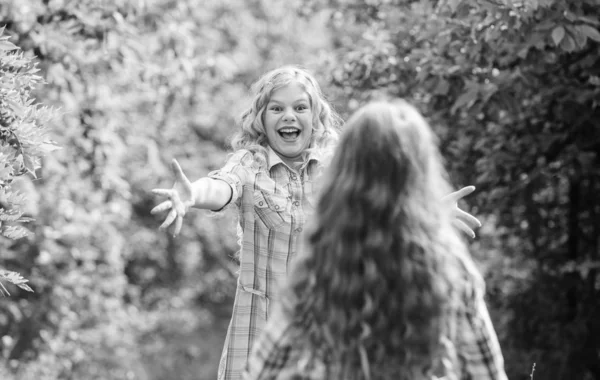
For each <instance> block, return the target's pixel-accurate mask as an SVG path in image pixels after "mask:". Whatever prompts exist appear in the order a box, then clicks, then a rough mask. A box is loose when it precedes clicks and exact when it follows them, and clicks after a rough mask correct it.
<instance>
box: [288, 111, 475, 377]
mask: <svg viewBox="0 0 600 380" xmlns="http://www.w3.org/2000/svg"><path fill="white" fill-rule="evenodd" d="M446 178H447V175H446V172H445V170H444V168H443V163H442V159H441V156H440V153H439V151H438V148H437V141H436V138H435V136H434V134H433V132H432V131H431V129H430V127H429V126H428V124H427V123H426V121H425V120H424V119H423V117H422V116H421V115H420V113H419V112H418V111H417V110H416V109H415V108H414V107H412V106H411V105H409V104H408V103H406V102H404V101H401V100H398V101H394V102H377V103H371V104H369V105H367V106H365V107H363V108H362V109H360V110H358V111H357V112H356V113H355V114H354V115H353V116H352V117H351V118H350V120H349V121H348V122H347V124H346V126H345V128H344V132H343V134H342V136H341V138H340V142H339V144H338V146H337V148H336V151H335V153H334V156H333V158H332V162H331V164H330V167H329V168H328V171H327V172H326V174H325V177H324V178H323V180H324V183H323V187H322V189H321V194H320V199H319V201H318V204H317V209H316V212H315V215H314V218H313V220H312V225H311V226H310V227H309V231H308V233H307V236H306V240H307V241H306V249H305V251H304V252H302V253H300V255H299V256H298V258H297V260H296V261H295V263H294V265H293V267H292V269H291V270H290V274H289V277H288V282H287V284H286V286H285V287H284V290H283V291H282V292H283V293H282V294H281V297H282V298H281V299H282V301H283V302H282V304H283V309H284V312H285V313H286V314H287V315H288V317H289V318H291V319H292V320H294V321H295V324H296V326H297V327H298V329H296V330H297V331H298V332H299V333H298V339H297V342H298V344H303V345H305V346H306V348H307V350H305V351H306V352H310V353H311V354H310V355H313V358H314V357H317V358H321V360H323V358H327V359H326V360H325V361H326V362H329V363H331V362H332V361H334V362H337V364H340V365H341V366H340V368H341V370H342V372H341V374H337V375H335V374H333V375H332V374H330V375H332V377H329V378H330V379H335V380H341V379H342V378H343V379H345V380H355V379H356V380H363V379H392V378H393V379H395V380H404V379H406V380H408V379H411V380H414V379H421V378H427V376H430V375H428V374H430V373H431V371H433V370H434V369H435V368H436V366H437V365H438V362H437V360H438V359H439V358H441V357H443V353H444V352H445V351H444V350H446V348H447V347H445V345H446V343H447V342H448V339H447V338H448V336H449V334H450V333H451V330H452V326H453V321H452V315H454V313H453V310H456V309H457V308H458V307H460V303H461V296H460V294H461V292H463V291H464V287H465V286H466V284H467V283H473V281H476V282H477V281H478V279H477V275H478V274H477V273H478V272H477V270H476V269H475V267H474V263H473V262H472V260H471V259H470V256H469V254H468V252H467V249H466V247H465V245H464V242H463V241H462V239H461V237H460V236H459V234H458V232H457V231H456V230H455V228H454V227H453V226H452V218H453V217H452V215H451V207H450V205H448V204H447V203H445V202H444V201H443V200H442V198H443V196H444V195H447V194H448V193H449V192H450V191H451V187H450V185H449V182H448V180H447V179H446ZM477 283H478V284H479V285H478V286H481V285H482V281H479V282H477ZM429 378H430V377H429Z"/></svg>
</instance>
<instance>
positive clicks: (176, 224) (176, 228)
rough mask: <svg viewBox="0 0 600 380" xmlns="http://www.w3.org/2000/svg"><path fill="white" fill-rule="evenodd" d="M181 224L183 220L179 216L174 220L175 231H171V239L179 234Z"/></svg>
mask: <svg viewBox="0 0 600 380" xmlns="http://www.w3.org/2000/svg"><path fill="white" fill-rule="evenodd" d="M182 224H183V218H182V217H181V216H178V217H177V218H176V219H175V230H174V231H173V237H175V236H177V235H179V232H181V225H182Z"/></svg>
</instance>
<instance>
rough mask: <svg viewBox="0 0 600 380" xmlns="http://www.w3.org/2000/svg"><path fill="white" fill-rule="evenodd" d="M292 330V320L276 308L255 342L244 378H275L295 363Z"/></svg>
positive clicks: (253, 379)
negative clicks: (292, 359) (293, 359)
mask: <svg viewBox="0 0 600 380" xmlns="http://www.w3.org/2000/svg"><path fill="white" fill-rule="evenodd" d="M278 309H279V310H278ZM291 331H292V325H291V322H290V321H289V320H288V319H287V318H286V317H285V316H284V315H283V313H282V312H281V309H280V308H276V310H275V311H274V313H273V315H272V316H270V317H269V320H268V321H267V325H266V326H265V328H264V330H263V331H262V333H261V334H260V336H259V337H258V339H257V340H256V342H255V343H254V346H253V348H252V351H251V352H250V356H249V358H248V362H247V363H246V368H245V370H244V373H243V376H242V379H243V380H275V379H277V378H278V376H279V375H280V374H281V373H283V372H285V369H286V368H287V367H289V366H290V365H293V364H294V363H292V361H291V360H290V356H291V355H292V350H293V345H292V339H291Z"/></svg>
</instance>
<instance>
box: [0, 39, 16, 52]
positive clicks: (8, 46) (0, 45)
mask: <svg viewBox="0 0 600 380" xmlns="http://www.w3.org/2000/svg"><path fill="white" fill-rule="evenodd" d="M18 48H19V47H18V46H17V45H15V44H13V43H12V42H9V41H0V50H2V51H7V50H15V49H18Z"/></svg>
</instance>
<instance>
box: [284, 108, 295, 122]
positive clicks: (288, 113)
mask: <svg viewBox="0 0 600 380" xmlns="http://www.w3.org/2000/svg"><path fill="white" fill-rule="evenodd" d="M295 120H296V116H295V115H294V112H292V110H287V111H285V113H284V114H283V121H295Z"/></svg>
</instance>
